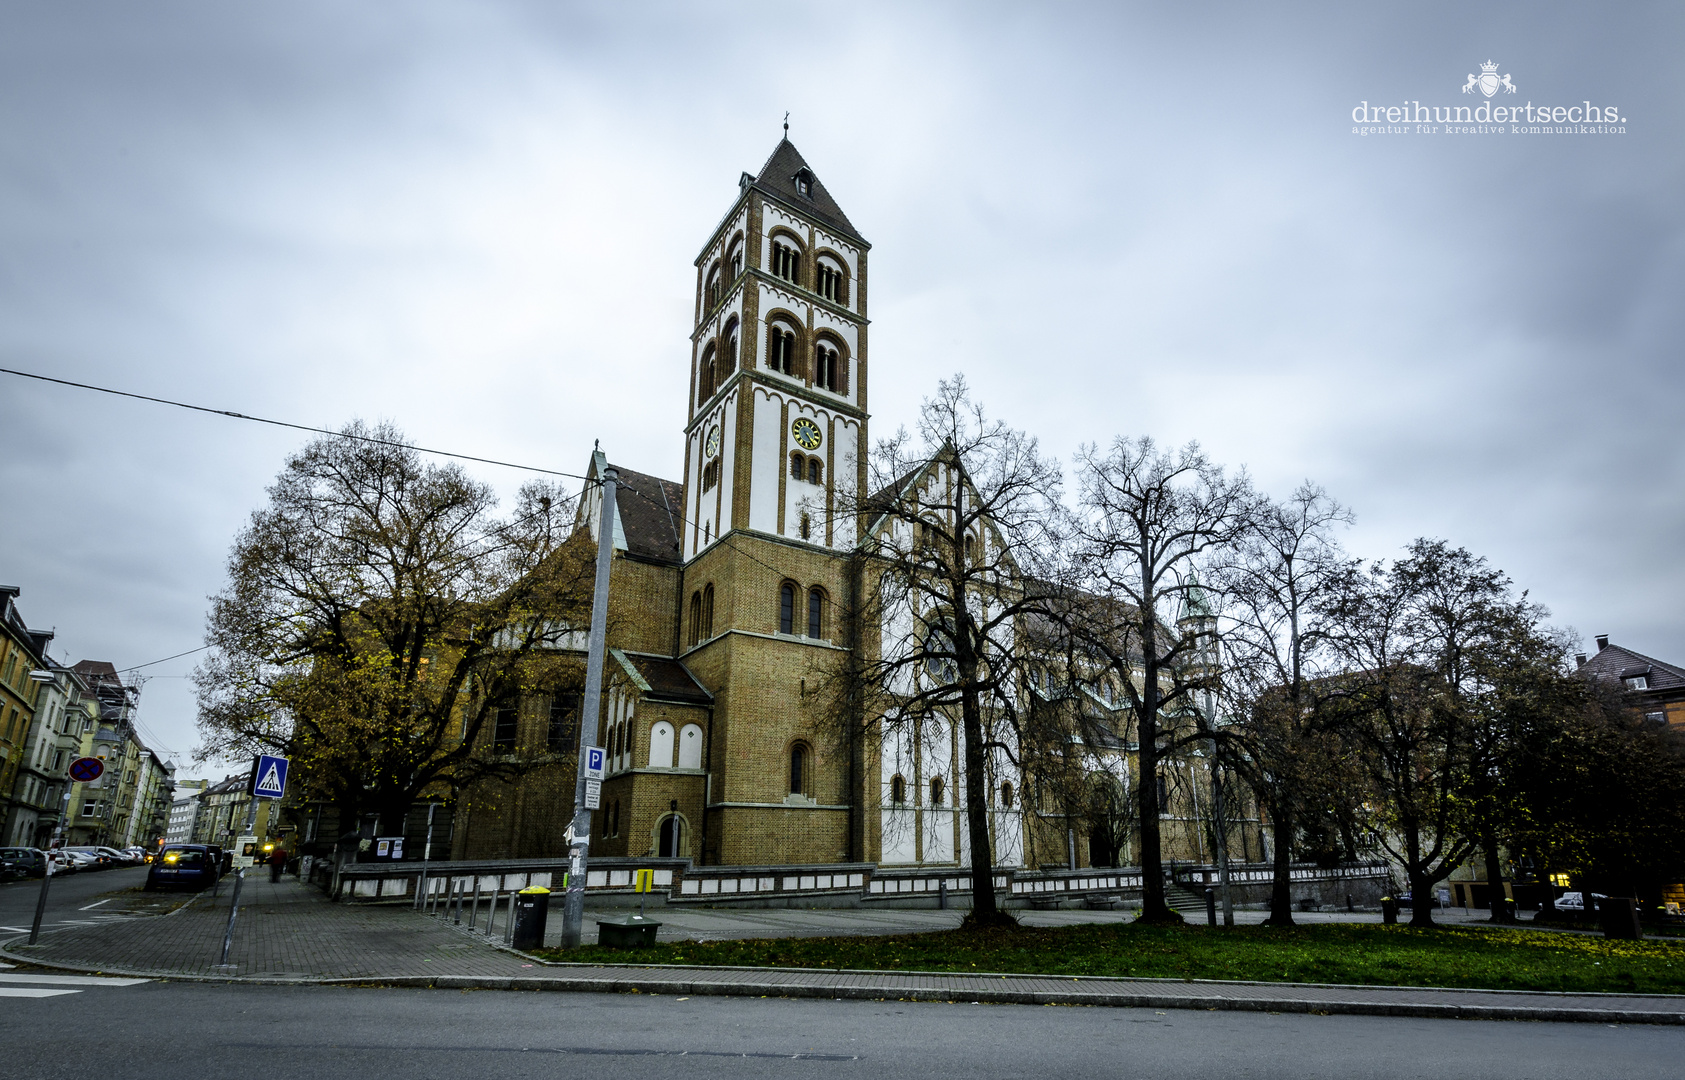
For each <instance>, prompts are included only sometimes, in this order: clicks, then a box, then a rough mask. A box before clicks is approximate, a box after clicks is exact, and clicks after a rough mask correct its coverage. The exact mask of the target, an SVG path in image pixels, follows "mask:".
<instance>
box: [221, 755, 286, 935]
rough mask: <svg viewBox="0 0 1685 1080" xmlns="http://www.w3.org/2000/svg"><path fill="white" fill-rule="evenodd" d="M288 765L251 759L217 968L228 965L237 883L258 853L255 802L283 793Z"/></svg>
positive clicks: (269, 757)
mask: <svg viewBox="0 0 1685 1080" xmlns="http://www.w3.org/2000/svg"><path fill="white" fill-rule="evenodd" d="M288 764H289V763H288V761H287V759H286V758H284V757H277V756H275V755H273V754H259V755H258V756H257V757H255V758H253V759H252V772H251V776H249V777H248V778H247V779H246V793H247V794H248V795H250V796H251V797H252V798H251V805H250V807H249V808H248V809H247V811H246V828H245V832H244V834H243V835H242V836H241V837H240V838H239V840H238V841H236V843H237V844H238V845H239V852H238V853H237V854H236V855H235V856H234V865H235V866H237V867H239V869H238V870H236V871H235V873H234V895H233V896H231V897H229V900H228V930H227V931H226V932H225V933H224V934H223V935H222V962H221V963H220V964H218V965H217V966H218V967H223V968H226V967H227V966H228V951H229V950H230V949H232V948H233V947H234V917H235V916H236V915H238V914H240V886H242V885H244V884H245V882H246V870H247V868H249V867H250V866H252V865H253V864H255V863H256V862H257V859H258V856H259V854H260V852H259V850H258V843H257V835H256V834H255V833H254V832H252V830H253V829H254V828H256V827H257V801H258V800H259V799H279V798H281V797H282V796H283V795H285V794H286V793H287V765H288ZM271 820H273V817H271Z"/></svg>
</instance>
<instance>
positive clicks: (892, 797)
mask: <svg viewBox="0 0 1685 1080" xmlns="http://www.w3.org/2000/svg"><path fill="white" fill-rule="evenodd" d="M889 801H890V802H892V803H894V804H895V805H896V806H900V805H901V804H902V803H904V802H906V801H907V781H906V780H905V779H903V778H902V776H901V774H900V773H896V774H895V775H894V776H892V777H890V778H889Z"/></svg>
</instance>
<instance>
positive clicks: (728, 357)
mask: <svg viewBox="0 0 1685 1080" xmlns="http://www.w3.org/2000/svg"><path fill="white" fill-rule="evenodd" d="M736 370H737V323H736V322H733V323H732V324H731V325H730V326H728V327H726V332H725V360H724V361H723V362H722V363H721V364H720V378H721V379H724V378H725V377H726V376H727V375H730V374H731V373H732V372H734V371H736Z"/></svg>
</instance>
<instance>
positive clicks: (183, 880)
mask: <svg viewBox="0 0 1685 1080" xmlns="http://www.w3.org/2000/svg"><path fill="white" fill-rule="evenodd" d="M217 876H218V868H217V858H216V853H215V852H214V851H212V849H210V848H209V847H207V846H206V845H204V844H169V845H167V846H166V847H165V848H164V850H163V851H162V852H161V853H160V854H159V856H158V858H157V860H156V861H154V862H153V864H152V865H151V866H150V867H149V868H148V869H147V871H146V885H145V886H144V888H145V889H146V890H147V891H149V892H150V891H151V890H153V889H166V888H184V887H186V888H194V889H203V888H205V887H206V886H208V885H211V884H213V883H214V882H215V881H216V879H217Z"/></svg>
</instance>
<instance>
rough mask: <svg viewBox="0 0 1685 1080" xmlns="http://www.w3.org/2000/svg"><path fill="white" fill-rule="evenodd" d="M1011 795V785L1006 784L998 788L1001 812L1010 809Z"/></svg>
mask: <svg viewBox="0 0 1685 1080" xmlns="http://www.w3.org/2000/svg"><path fill="white" fill-rule="evenodd" d="M1012 794H1013V792H1012V785H1011V784H1009V783H1008V784H1002V785H1001V786H1000V805H1001V809H1003V810H1010V809H1012Z"/></svg>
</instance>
